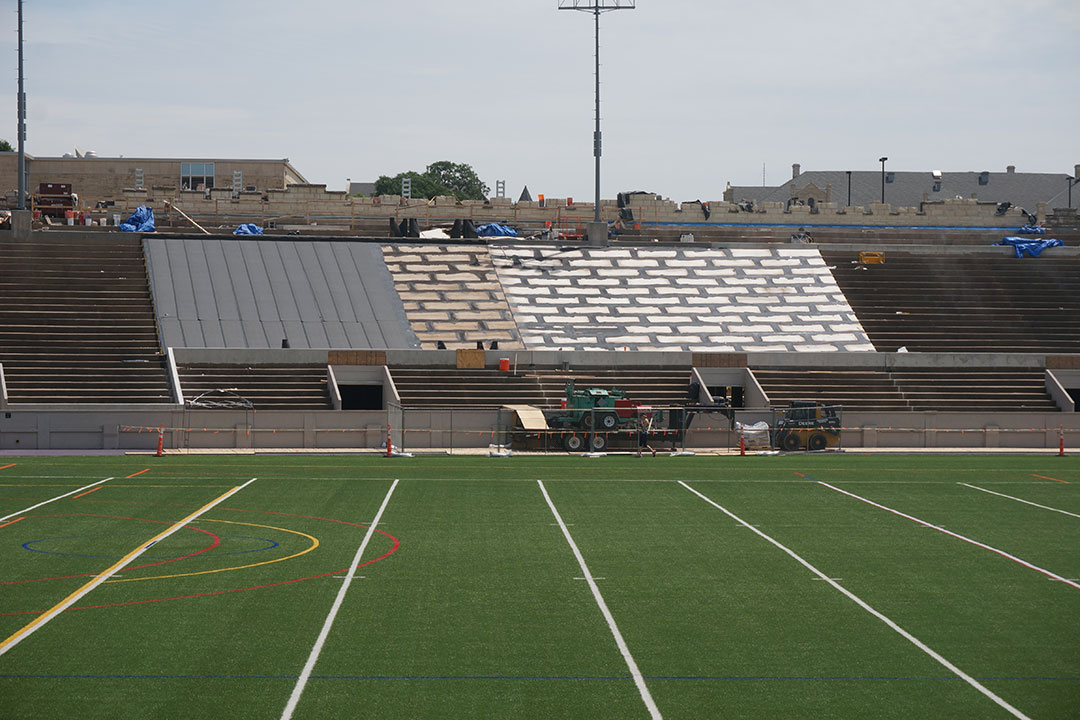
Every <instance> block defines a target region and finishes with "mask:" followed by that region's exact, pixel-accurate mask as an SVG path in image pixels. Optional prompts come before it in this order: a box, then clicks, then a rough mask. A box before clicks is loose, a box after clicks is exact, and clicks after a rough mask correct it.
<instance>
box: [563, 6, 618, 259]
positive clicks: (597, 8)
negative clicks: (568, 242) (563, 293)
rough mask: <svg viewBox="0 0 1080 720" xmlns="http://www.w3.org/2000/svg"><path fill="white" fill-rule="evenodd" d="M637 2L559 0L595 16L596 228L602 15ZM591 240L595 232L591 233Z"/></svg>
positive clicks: (595, 214)
mask: <svg viewBox="0 0 1080 720" xmlns="http://www.w3.org/2000/svg"><path fill="white" fill-rule="evenodd" d="M635 5H636V0H559V9H560V10H578V11H580V12H589V13H592V14H593V18H594V21H595V26H596V129H595V130H594V131H593V157H594V158H595V159H596V197H595V206H594V208H593V223H594V227H596V226H598V224H599V223H601V222H603V220H602V219H601V217H600V156H601V154H602V150H603V142H602V136H601V134H600V13H605V12H611V11H612V10H633V9H634V8H635ZM603 232H604V235H603V238H604V240H605V241H606V239H607V228H606V227H605V228H604V231H603ZM589 235H590V240H592V239H593V232H590V233H589Z"/></svg>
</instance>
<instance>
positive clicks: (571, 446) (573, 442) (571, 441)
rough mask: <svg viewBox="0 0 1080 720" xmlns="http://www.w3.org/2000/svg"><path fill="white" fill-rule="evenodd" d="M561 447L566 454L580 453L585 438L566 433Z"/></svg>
mask: <svg viewBox="0 0 1080 720" xmlns="http://www.w3.org/2000/svg"><path fill="white" fill-rule="evenodd" d="M562 446H563V449H564V450H566V452H581V451H582V449H584V447H585V438H583V437H582V436H581V435H578V434H577V433H568V434H566V435H564V436H563V441H562Z"/></svg>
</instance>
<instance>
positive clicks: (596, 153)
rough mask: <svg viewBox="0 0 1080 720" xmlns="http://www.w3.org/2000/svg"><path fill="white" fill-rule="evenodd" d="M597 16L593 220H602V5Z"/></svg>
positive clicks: (597, 7) (598, 7) (595, 14)
mask: <svg viewBox="0 0 1080 720" xmlns="http://www.w3.org/2000/svg"><path fill="white" fill-rule="evenodd" d="M593 15H594V17H595V18H596V132H595V134H594V135H593V155H594V156H595V157H596V204H595V206H594V207H593V222H600V155H601V152H602V147H601V136H600V6H599V5H597V6H596V9H595V10H594V11H593Z"/></svg>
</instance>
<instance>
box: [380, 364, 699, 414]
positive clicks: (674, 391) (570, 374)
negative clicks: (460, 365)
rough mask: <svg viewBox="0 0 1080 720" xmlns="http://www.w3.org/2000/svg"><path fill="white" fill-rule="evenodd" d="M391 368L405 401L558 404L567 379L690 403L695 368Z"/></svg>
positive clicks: (651, 399) (649, 399) (648, 400)
mask: <svg viewBox="0 0 1080 720" xmlns="http://www.w3.org/2000/svg"><path fill="white" fill-rule="evenodd" d="M390 374H391V376H392V377H393V380H394V385H395V387H396V388H397V391H398V395H399V396H400V398H401V403H402V405H404V406H406V407H425V408H435V407H470V408H498V407H501V406H503V405H533V406H534V407H540V408H557V407H559V404H560V402H561V401H562V400H563V399H565V397H566V394H565V387H566V383H567V382H569V381H571V380H573V381H574V383H575V385H576V387H577V389H579V390H582V389H585V388H592V387H599V388H604V389H605V390H610V389H612V388H617V389H619V390H622V391H624V392H626V393H627V396H628V397H629V398H630V399H631V400H637V401H639V402H642V403H643V404H646V405H655V406H670V405H684V404H686V401H687V400H686V398H687V392H688V390H689V387H690V370H689V368H684V369H674V370H673V369H670V368H634V369H632V370H629V369H627V370H621V369H620V370H575V371H569V370H565V371H563V370H530V371H525V372H519V373H518V374H514V373H512V372H500V371H498V370H459V369H446V370H444V369H438V368H419V367H391V368H390Z"/></svg>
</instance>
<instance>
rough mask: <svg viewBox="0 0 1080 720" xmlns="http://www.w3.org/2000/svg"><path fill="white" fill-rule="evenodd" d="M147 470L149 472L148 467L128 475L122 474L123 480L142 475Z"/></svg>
mask: <svg viewBox="0 0 1080 720" xmlns="http://www.w3.org/2000/svg"><path fill="white" fill-rule="evenodd" d="M148 472H150V468H146V469H144V470H140V471H139V472H134V473H131V474H130V475H125V476H124V479H125V480H130V479H131V478H133V477H139V476H140V475H142V474H143V473H148Z"/></svg>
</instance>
